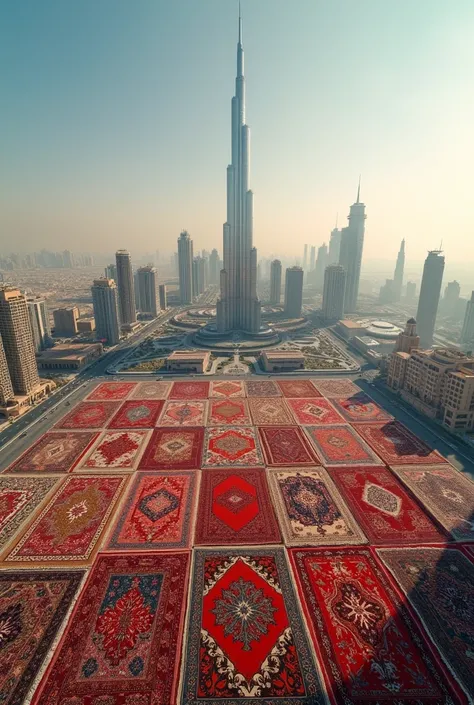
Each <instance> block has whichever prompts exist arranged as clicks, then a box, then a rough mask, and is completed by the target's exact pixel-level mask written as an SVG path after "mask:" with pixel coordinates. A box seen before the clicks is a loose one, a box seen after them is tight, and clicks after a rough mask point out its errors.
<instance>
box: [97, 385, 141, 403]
mask: <svg viewBox="0 0 474 705" xmlns="http://www.w3.org/2000/svg"><path fill="white" fill-rule="evenodd" d="M135 387H136V384H135V383H134V382H104V383H103V384H99V386H98V387H96V388H95V389H94V390H93V391H92V392H91V393H90V394H89V396H88V397H87V401H107V400H109V401H113V400H117V399H120V400H121V401H122V400H123V399H126V398H127V397H128V395H129V394H130V392H131V391H132V390H133V389H135Z"/></svg>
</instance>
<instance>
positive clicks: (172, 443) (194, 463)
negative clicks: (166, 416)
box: [138, 427, 204, 470]
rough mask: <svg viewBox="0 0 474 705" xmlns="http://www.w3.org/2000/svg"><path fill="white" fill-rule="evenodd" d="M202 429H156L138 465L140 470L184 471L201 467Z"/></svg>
mask: <svg viewBox="0 0 474 705" xmlns="http://www.w3.org/2000/svg"><path fill="white" fill-rule="evenodd" d="M203 440H204V428H201V427H197V428H191V427H186V428H156V429H155V430H154V431H153V433H152V436H151V439H150V441H149V442H148V445H147V447H146V450H145V452H144V454H143V455H142V458H141V460H140V463H139V466H138V467H139V469H140V470H186V469H189V468H199V467H200V466H201V455H202V445H203Z"/></svg>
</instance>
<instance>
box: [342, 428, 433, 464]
mask: <svg viewBox="0 0 474 705" xmlns="http://www.w3.org/2000/svg"><path fill="white" fill-rule="evenodd" d="M354 428H356V429H357V433H359V434H360V435H361V436H362V438H364V439H365V440H366V441H367V443H368V444H369V445H370V446H371V447H372V448H373V449H374V450H375V452H376V453H377V454H378V455H379V456H380V457H381V458H382V460H383V461H384V462H385V463H386V464H387V465H404V464H409V465H411V464H416V463H424V464H427V465H430V464H435V463H445V462H446V460H445V459H444V458H443V457H442V456H441V455H440V454H439V453H438V452H437V451H435V450H433V449H432V448H430V447H429V446H428V445H426V443H424V442H423V441H422V440H421V439H420V438H418V436H415V434H414V433H412V432H411V431H410V430H409V429H408V428H407V427H406V426H404V425H403V424H401V423H400V422H399V421H389V422H388V423H373V424H356V425H355V427H354Z"/></svg>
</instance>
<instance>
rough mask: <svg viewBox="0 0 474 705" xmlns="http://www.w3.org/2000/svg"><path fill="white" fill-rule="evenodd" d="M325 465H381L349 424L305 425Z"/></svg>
mask: <svg viewBox="0 0 474 705" xmlns="http://www.w3.org/2000/svg"><path fill="white" fill-rule="evenodd" d="M305 431H306V433H307V435H308V438H309V439H310V440H311V442H312V443H313V445H314V447H315V449H316V452H317V454H318V455H319V457H320V459H321V461H322V463H323V465H326V466H327V467H331V466H333V465H334V466H336V465H381V464H382V463H381V461H380V460H379V459H378V458H377V456H376V455H375V453H373V452H372V451H371V449H370V447H369V446H368V445H367V443H364V441H363V440H362V438H361V437H360V436H358V435H357V433H356V432H355V431H354V429H353V428H352V427H351V426H349V425H348V424H340V425H337V424H334V425H333V426H305Z"/></svg>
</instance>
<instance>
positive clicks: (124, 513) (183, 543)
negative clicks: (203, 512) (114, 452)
mask: <svg viewBox="0 0 474 705" xmlns="http://www.w3.org/2000/svg"><path fill="white" fill-rule="evenodd" d="M195 484H196V473H194V472H181V473H166V472H160V473H145V472H143V473H138V476H137V477H135V479H134V481H133V485H132V486H131V488H130V490H129V492H128V495H127V498H126V500H125V502H124V504H123V505H122V507H121V510H120V516H119V519H118V522H117V524H116V527H115V529H114V530H113V532H112V535H111V537H110V539H109V543H108V548H109V549H117V550H118V551H130V550H142V551H145V550H148V551H152V550H159V549H168V548H189V545H190V540H191V536H190V534H191V524H192V515H193V510H194V492H195Z"/></svg>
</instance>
